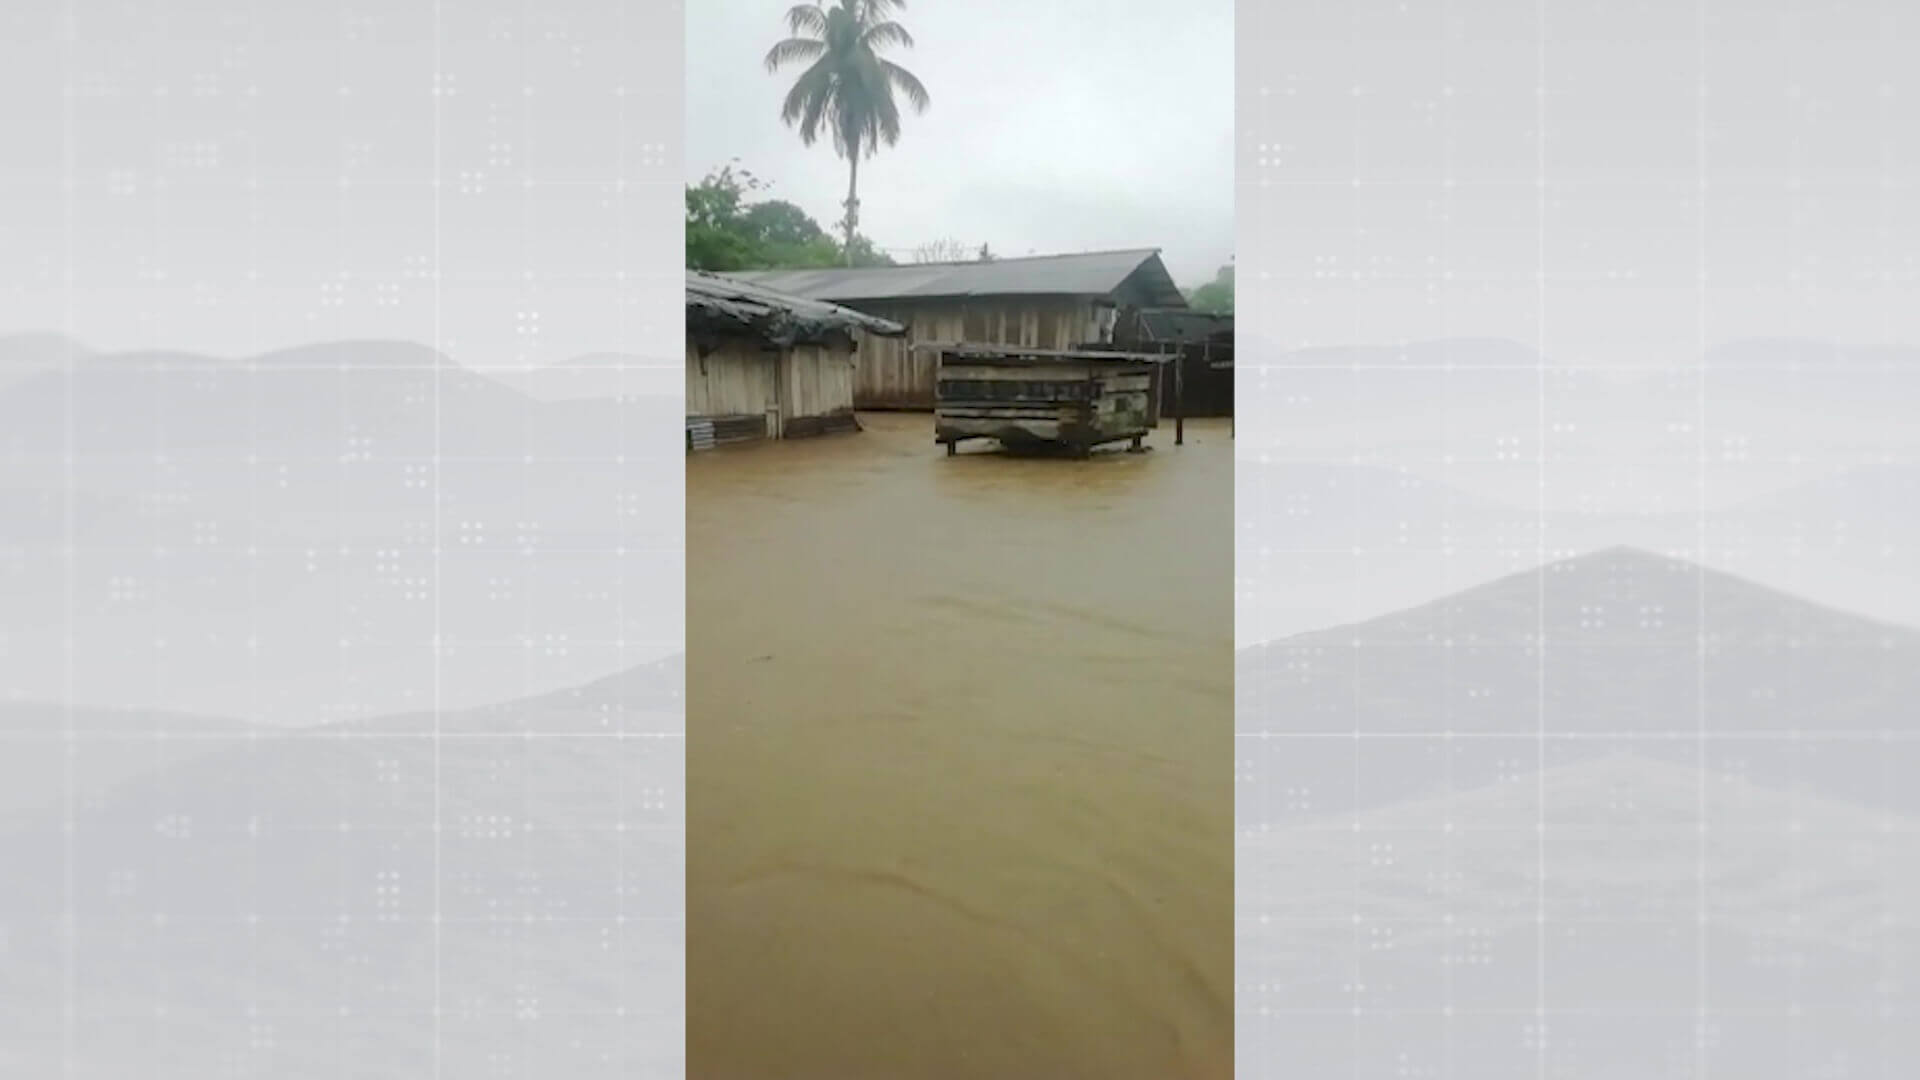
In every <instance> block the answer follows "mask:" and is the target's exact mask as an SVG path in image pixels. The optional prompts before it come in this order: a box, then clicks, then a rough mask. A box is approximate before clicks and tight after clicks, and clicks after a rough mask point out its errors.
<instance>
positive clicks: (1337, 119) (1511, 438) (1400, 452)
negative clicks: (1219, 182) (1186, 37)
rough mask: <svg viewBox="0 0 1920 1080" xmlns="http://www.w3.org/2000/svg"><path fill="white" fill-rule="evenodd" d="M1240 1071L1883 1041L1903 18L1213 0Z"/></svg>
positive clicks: (1719, 1072) (1842, 1064)
mask: <svg viewBox="0 0 1920 1080" xmlns="http://www.w3.org/2000/svg"><path fill="white" fill-rule="evenodd" d="M1238 32H1239V43H1238V47H1239V61H1238V70H1239V72H1240V77H1239V84H1240V88H1241V89H1240V95H1239V101H1240V113H1239V116H1240V120H1239V125H1240V180H1239V187H1240V193H1241V200H1240V206H1239V215H1240V222H1241V228H1242V234H1243V237H1244V238H1245V241H1244V242H1243V244H1242V250H1241V252H1240V264H1241V265H1240V279H1241V286H1240V287H1241V293H1240V302H1239V305H1238V306H1239V308H1240V326H1239V334H1240V338H1241V345H1242V348H1241V355H1242V363H1241V366H1242V367H1243V368H1246V369H1249V370H1245V371H1243V373H1242V375H1241V387H1240V398H1239V402H1238V411H1239V418H1238V431H1237V436H1238V445H1239V458H1238V462H1237V465H1238V478H1237V484H1238V507H1239V509H1238V525H1237V528H1238V544H1237V553H1238V570H1237V575H1238V586H1237V601H1238V614H1237V618H1238V623H1239V625H1238V635H1239V639H1240V642H1241V649H1240V652H1239V656H1238V672H1237V684H1236V695H1237V701H1238V710H1237V711H1238V717H1239V719H1238V721H1237V730H1238V736H1239V737H1238V739H1237V740H1236V742H1237V745H1238V752H1237V755H1236V759H1237V760H1236V770H1235V780H1236V789H1237V793H1236V798H1237V818H1238V825H1237V829H1238V837H1237V853H1238V861H1237V874H1238V884H1237V893H1238V896H1237V905H1236V923H1237V932H1238V937H1237V974H1236V979H1237V997H1236V1013H1237V1038H1238V1062H1239V1066H1238V1068H1239V1072H1240V1074H1241V1075H1245V1076H1275V1077H1281V1076H1288V1077H1291V1076H1316V1077H1322V1076H1324V1077H1332V1076H1354V1077H1368V1078H1373V1077H1395V1078H1400V1077H1473V1078H1476V1080H1479V1078H1486V1077H1509V1076H1511V1077H1549V1076H1551V1077H1629V1076H1631V1077H1642V1078H1650V1077H1689V1078H1694V1077H1707V1076H1729V1077H1732V1076H1738V1077H1760V1076H1779V1077H1809V1076H1823V1077H1843V1076H1844V1077H1866V1076H1873V1077H1891V1076H1898V1075H1903V1074H1904V1073H1905V1072H1906V1071H1908V1070H1909V1069H1910V1068H1911V1065H1910V1063H1911V1062H1912V1061H1913V1060H1914V1059H1915V1053H1916V1051H1920V1036H1917V1035H1916V1033H1915V1032H1916V1028H1915V1025H1914V1023H1913V1020H1914V1015H1913V1014H1914V1011H1915V1008H1916V1006H1917V1005H1920V1000H1916V997H1915V993H1914V988H1913V986H1912V985H1911V980H1910V979H1908V977H1907V973H1908V972H1909V971H1910V970H1911V969H1912V965H1913V961H1914V959H1915V956H1914V953H1915V943H1916V939H1915V937H1914V933H1913V931H1914V930H1915V915H1914V912H1915V911H1916V910H1920V909H1917V908H1916V907H1915V900H1916V899H1920V819H1917V818H1916V813H1920V798H1916V797H1915V795H1914V794H1913V791H1914V787H1913V785H1912V783H1911V782H1910V777H1911V776H1912V775H1914V773H1915V769H1916V766H1920V737H1916V736H1917V735H1920V730H1917V729H1916V726H1915V723H1914V720H1915V716H1916V714H1915V711H1914V707H1913V701H1914V700H1915V696H1914V695H1915V692H1916V691H1920V676H1916V674H1915V671H1916V670H1917V669H1920V664H1916V661H1917V660H1920V632H1916V631H1915V630H1914V629H1913V628H1914V627H1920V591H1916V589H1915V587H1914V586H1915V580H1916V578H1917V577H1920V575H1916V574H1915V573H1914V570H1913V567H1914V565H1915V556H1916V553H1920V512H1917V511H1916V510H1915V506H1916V505H1920V504H1916V503H1915V502H1914V500H1913V496H1914V495H1915V494H1916V493H1920V433H1917V432H1916V429H1915V428H1914V426H1913V425H1912V423H1911V420H1910V418H1911V417H1912V416H1913V415H1914V414H1915V410H1916V407H1920V350H1917V349H1916V348H1915V347H1914V343H1915V341H1916V336H1917V332H1920V326H1916V325H1915V323H1916V318H1920V311H1916V309H1915V307H1914V305H1913V303H1912V297H1913V295H1914V289H1915V286H1916V284H1920V272H1917V271H1920V262H1917V261H1916V255H1920V200H1916V198H1915V195H1916V193H1917V190H1916V189H1917V185H1916V181H1920V136H1916V135H1915V131H1916V130H1920V128H1917V127H1916V125H1914V124H1912V123H1911V119H1910V118H1911V114H1912V112H1913V108H1914V104H1913V103H1914V102H1915V101H1916V100H1920V97H1917V96H1916V95H1920V85H1917V80H1916V75H1915V72H1914V68H1913V66H1912V65H1911V64H1910V63H1908V62H1907V61H1906V60H1905V59H1904V57H1906V56H1908V55H1910V54H1911V51H1912V48H1913V45H1914V41H1915V37H1916V36H1917V35H1920V18H1917V17H1916V13H1915V12H1914V11H1913V10H1912V9H1911V6H1910V5H1902V4H1897V3H1887V2H1872V0H1858V2H1851V0H1850V2H1842V3H1812V2H1805V0H1777V2H1769V3H1758V4H1744V3H1742V4H1732V3H1719V2H1705V3H1695V2H1688V3H1681V4H1672V3H1652V2H1634V0H1629V2H1627V3H1606V4H1596V3H1584V2H1574V0H1485V2H1473V3H1467V2H1463V0H1445V2H1438V3H1432V4H1407V3H1397V2H1377V0H1363V2H1360V3H1352V4H1344V3H1343V4H1317V3H1305V4H1276V5H1264V4H1262V5H1252V4H1243V5H1241V7H1240V10H1239V20H1238Z"/></svg>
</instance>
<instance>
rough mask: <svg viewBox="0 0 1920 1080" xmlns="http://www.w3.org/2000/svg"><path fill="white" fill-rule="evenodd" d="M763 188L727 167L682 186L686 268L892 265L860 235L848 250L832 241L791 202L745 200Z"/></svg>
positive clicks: (747, 175)
mask: <svg viewBox="0 0 1920 1080" xmlns="http://www.w3.org/2000/svg"><path fill="white" fill-rule="evenodd" d="M768 187H769V185H768V184H767V183H766V182H765V181H763V180H761V179H760V178H759V177H756V176H754V175H753V174H752V173H750V172H748V171H747V170H745V169H741V168H738V167H737V166H735V165H734V164H731V163H729V164H728V165H726V166H724V167H722V168H719V169H716V170H714V171H713V172H710V173H708V174H707V176H706V178H705V179H704V180H701V181H700V182H699V183H698V184H689V185H688V186H687V221H686V246H687V268H688V269H690V270H708V271H716V272H722V273H724V272H726V271H729V270H784V269H803V268H814V267H826V266H839V265H842V264H846V265H852V266H890V265H892V264H893V260H892V259H890V258H888V257H887V256H886V255H885V254H884V253H882V252H880V251H879V250H878V249H877V248H875V247H874V246H873V241H871V240H869V239H868V238H867V237H865V236H861V235H858V234H855V236H854V243H853V247H852V249H851V250H849V249H847V248H845V247H843V246H842V245H840V244H838V243H836V242H835V241H834V239H833V238H832V237H831V236H829V235H827V231H826V230H825V229H823V228H821V227H820V224H819V223H818V222H816V221H814V220H813V218H811V217H809V216H808V215H807V212H806V211H804V210H802V209H800V208H799V207H798V206H795V205H794V204H793V203H790V202H787V201H785V200H783V199H767V200H764V201H760V202H751V201H749V200H750V198H751V197H752V196H753V195H754V194H756V193H758V192H762V191H765V190H766V189H767V188H768Z"/></svg>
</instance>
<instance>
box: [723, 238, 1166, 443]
mask: <svg viewBox="0 0 1920 1080" xmlns="http://www.w3.org/2000/svg"><path fill="white" fill-rule="evenodd" d="M728 276H729V277H731V278H733V279H734V280H738V281H742V282H746V283H751V284H755V285H760V286H764V287H768V288H773V289H778V290H780V291H782V292H786V293H791V294H794V295H797V296H804V297H807V298H809V299H813V300H824V301H828V302H830V303H834V304H840V305H844V306H846V307H851V308H855V309H857V310H859V311H862V312H865V313H867V314H869V315H873V316H877V317H879V318H883V319H887V320H889V321H892V322H895V323H898V324H899V325H901V326H904V327H905V328H906V331H907V332H906V335H905V336H904V337H902V338H898V339H892V340H885V341H877V342H871V343H870V345H869V347H867V348H864V349H863V350H862V351H861V354H860V362H859V364H858V365H857V366H856V368H855V382H854V403H855V405H857V406H858V407H859V408H862V409H907V410H931V409H932V408H933V407H934V403H935V397H936V394H935V386H934V382H935V379H936V378H937V361H938V355H939V354H938V352H937V351H936V350H933V349H930V348H922V346H939V345H954V344H973V345H1007V346H1013V347H1018V348H1026V349H1053V350H1072V349H1081V348H1100V347H1102V346H1105V345H1110V344H1111V343H1112V342H1113V340H1114V328H1115V327H1116V326H1117V325H1121V324H1122V323H1125V322H1129V321H1131V319H1132V318H1133V316H1134V313H1136V312H1139V311H1142V310H1147V309H1170V308H1184V307H1185V306H1186V298H1185V297H1184V296H1182V295H1181V293H1180V290H1179V288H1178V287H1176V286H1175V285H1174V282H1173V277H1172V275H1170V274H1169V273H1168V272H1167V268H1166V265H1165V264H1164V263H1162V262H1161V261H1160V253H1159V252H1158V251H1157V250H1153V249H1139V250H1131V251H1109V252H1093V253H1089V254H1081V255H1041V256H1032V257H1028V258H1011V259H1009V258H1002V259H994V260H991V261H987V262H967V263H930V264H919V265H912V266H881V267H854V268H840V269H824V270H770V271H757V272H750V273H738V274H731V275H728Z"/></svg>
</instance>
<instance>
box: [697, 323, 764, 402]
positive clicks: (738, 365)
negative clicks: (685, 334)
mask: <svg viewBox="0 0 1920 1080" xmlns="http://www.w3.org/2000/svg"><path fill="white" fill-rule="evenodd" d="M777 355H778V354H776V353H772V352H767V351H764V350H762V349H761V348H760V346H759V343H758V342H757V341H753V340H751V339H734V338H729V339H727V340H725V341H724V342H722V344H721V345H720V347H719V348H717V349H715V350H714V351H713V352H710V353H708V354H707V355H706V356H704V357H703V356H701V355H700V352H699V350H698V349H696V348H695V347H694V344H693V342H692V341H691V340H689V341H688V342H687V415H688V416H749V415H765V413H766V411H767V406H769V405H772V404H774V403H776V402H778V401H779V400H780V398H779V393H780V388H779V385H778V384H777V383H776V382H775V381H774V380H775V378H776V368H775V364H774V360H775V357H776V356H777Z"/></svg>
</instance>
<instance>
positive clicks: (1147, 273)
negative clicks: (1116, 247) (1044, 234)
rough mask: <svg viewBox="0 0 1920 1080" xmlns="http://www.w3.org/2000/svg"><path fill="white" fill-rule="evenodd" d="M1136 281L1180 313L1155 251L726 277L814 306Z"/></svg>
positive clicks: (1096, 287)
mask: <svg viewBox="0 0 1920 1080" xmlns="http://www.w3.org/2000/svg"><path fill="white" fill-rule="evenodd" d="M1136 273H1138V274H1139V278H1138V279H1137V280H1138V284H1139V286H1140V288H1141V290H1142V291H1143V292H1144V293H1145V295H1146V301H1147V303H1148V304H1151V305H1153V306H1155V307H1185V306H1186V303H1187V301H1186V297H1185V296H1183V295H1181V293H1180V289H1179V288H1178V287H1177V286H1176V285H1174V283H1173V276H1172V275H1171V274H1169V273H1167V268H1166V266H1165V264H1163V263H1162V262H1161V261H1160V252H1159V251H1158V250H1157V249H1154V248H1137V249H1133V250H1128V251H1096V252H1088V253H1086V254H1081V255H1033V256H1028V257H1025V258H1015V259H995V260H993V261H992V262H965V263H925V264H920V265H914V266H871V267H844V268H835V269H823V270H755V271H741V272H738V273H733V274H728V275H727V276H728V277H730V278H733V279H734V280H736V281H744V282H751V283H753V284H757V285H764V286H767V287H769V288H774V289H779V290H781V291H782V292H788V293H794V294H796V295H799V296H808V297H812V298H814V299H816V300H831V301H835V302H838V303H843V304H844V303H851V302H854V301H860V300H906V299H932V298H947V297H957V296H1105V295H1107V294H1109V293H1111V292H1114V291H1115V290H1117V289H1119V288H1120V286H1121V285H1122V284H1123V283H1124V282H1126V280H1127V279H1128V278H1130V277H1133V276H1134V275H1135V274H1136Z"/></svg>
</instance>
